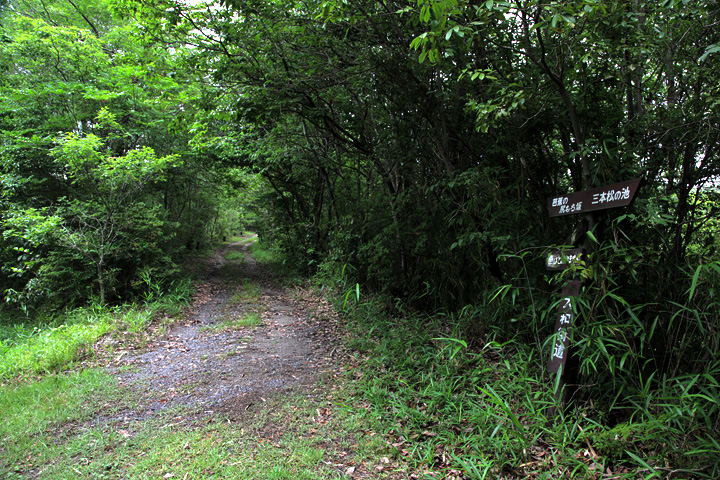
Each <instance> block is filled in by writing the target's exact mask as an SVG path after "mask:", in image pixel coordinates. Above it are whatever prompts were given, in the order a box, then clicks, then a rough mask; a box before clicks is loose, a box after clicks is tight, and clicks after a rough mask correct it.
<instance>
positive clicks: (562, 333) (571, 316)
mask: <svg viewBox="0 0 720 480" xmlns="http://www.w3.org/2000/svg"><path fill="white" fill-rule="evenodd" d="M581 285H582V282H581V281H580V280H571V281H569V282H568V283H567V284H565V286H564V287H563V289H562V293H561V295H562V299H561V300H560V305H559V306H558V316H557V320H556V321H555V336H554V337H555V341H554V342H553V348H552V352H551V354H550V362H549V363H548V370H549V371H551V372H553V373H555V372H557V371H558V370H560V367H562V369H563V372H564V371H565V362H566V361H567V357H568V347H569V346H570V329H571V328H572V326H573V320H575V312H574V311H573V307H572V297H577V296H578V295H579V294H580V286H581Z"/></svg>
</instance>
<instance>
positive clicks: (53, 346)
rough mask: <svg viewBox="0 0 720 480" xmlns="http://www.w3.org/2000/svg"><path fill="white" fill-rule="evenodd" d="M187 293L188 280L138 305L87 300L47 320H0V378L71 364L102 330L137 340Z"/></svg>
mask: <svg viewBox="0 0 720 480" xmlns="http://www.w3.org/2000/svg"><path fill="white" fill-rule="evenodd" d="M190 294H191V287H190V285H189V283H182V284H179V285H177V286H176V288H175V289H174V290H173V291H171V292H169V293H167V294H166V295H156V296H155V297H154V298H153V299H152V300H150V301H148V302H146V303H144V304H142V305H135V304H133V305H129V306H121V307H110V306H102V305H92V306H89V307H83V308H78V309H74V310H70V311H68V312H66V313H65V314H63V315H59V316H58V317H56V318H54V319H51V320H43V319H36V320H30V319H27V320H26V323H16V324H13V325H3V324H0V381H2V380H3V379H5V380H7V379H9V378H12V377H15V376H18V375H28V374H38V373H50V372H57V371H60V370H63V369H66V368H72V367H73V365H74V364H75V362H76V361H78V360H81V359H83V358H86V357H87V356H88V355H92V351H93V350H92V346H93V344H95V343H96V342H97V341H98V339H100V338H101V337H103V336H104V335H121V336H124V337H127V338H126V340H127V339H135V340H138V339H139V337H140V336H142V335H141V334H142V333H143V331H144V330H145V329H146V328H147V327H148V326H149V325H150V324H151V323H152V322H154V321H161V322H162V321H168V320H169V318H170V317H172V316H176V315H178V314H179V313H180V312H181V311H182V309H183V308H184V306H185V305H187V302H188V301H189V298H190Z"/></svg>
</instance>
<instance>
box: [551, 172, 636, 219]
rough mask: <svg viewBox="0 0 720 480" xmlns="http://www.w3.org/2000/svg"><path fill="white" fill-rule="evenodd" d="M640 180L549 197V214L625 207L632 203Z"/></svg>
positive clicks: (567, 213) (558, 214) (554, 215)
mask: <svg viewBox="0 0 720 480" xmlns="http://www.w3.org/2000/svg"><path fill="white" fill-rule="evenodd" d="M640 182H641V179H639V178H635V179H633V180H626V181H624V182H619V183H614V184H612V185H606V186H604V187H598V188H591V189H590V190H582V191H580V192H573V193H567V194H565V195H558V196H555V197H552V198H549V199H548V214H549V216H550V217H560V216H563V215H577V214H578V213H587V212H595V211H597V210H606V209H608V208H615V207H625V206H627V205H630V204H631V203H632V201H633V199H634V198H635V194H636V193H637V191H638V187H639V186H640Z"/></svg>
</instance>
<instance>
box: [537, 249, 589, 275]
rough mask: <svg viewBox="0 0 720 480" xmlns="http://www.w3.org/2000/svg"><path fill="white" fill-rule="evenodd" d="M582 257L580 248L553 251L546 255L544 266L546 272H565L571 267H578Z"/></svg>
mask: <svg viewBox="0 0 720 480" xmlns="http://www.w3.org/2000/svg"><path fill="white" fill-rule="evenodd" d="M582 255H583V252H582V249H581V248H572V249H569V250H553V251H552V252H550V253H549V254H548V256H547V260H546V262H545V266H546V267H547V269H548V270H565V269H566V268H568V267H570V266H571V265H580V261H581V260H582Z"/></svg>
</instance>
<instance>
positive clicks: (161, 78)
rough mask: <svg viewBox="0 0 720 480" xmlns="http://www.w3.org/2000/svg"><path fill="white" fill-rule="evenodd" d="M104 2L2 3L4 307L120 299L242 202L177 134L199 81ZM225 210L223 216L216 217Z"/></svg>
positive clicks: (227, 222)
mask: <svg viewBox="0 0 720 480" xmlns="http://www.w3.org/2000/svg"><path fill="white" fill-rule="evenodd" d="M112 3H113V2H93V3H92V4H86V2H83V3H78V2H73V1H55V2H44V1H34V0H25V1H20V0H18V1H13V2H10V3H9V4H8V5H9V7H7V6H6V7H5V9H4V10H3V22H2V32H1V33H2V39H3V40H2V42H0V69H2V77H1V78H0V132H1V138H0V173H1V174H2V177H1V179H2V190H1V191H0V202H1V203H0V208H1V211H0V220H1V221H2V226H3V228H2V231H3V235H2V238H1V239H0V242H1V243H0V263H1V264H2V271H3V280H2V283H1V284H0V290H2V292H3V298H4V300H5V301H6V302H7V303H8V304H9V305H10V306H12V307H17V306H21V307H23V308H24V309H26V310H27V309H29V308H37V307H51V308H52V307H62V306H64V305H68V304H76V303H82V302H85V301H87V300H88V299H90V298H95V299H97V300H98V301H99V302H100V303H104V302H105V301H117V300H119V299H122V300H130V299H132V298H133V297H134V296H135V295H138V294H139V293H141V292H143V291H145V290H146V289H147V288H148V287H149V286H150V285H151V284H152V285H155V284H158V283H160V284H161V283H163V282H164V281H165V280H166V279H169V278H171V277H172V275H173V272H174V261H175V260H176V259H177V256H178V254H179V253H181V252H182V250H184V249H186V248H188V247H192V248H197V247H198V246H200V245H202V244H204V243H206V242H207V240H208V239H209V238H212V237H213V236H214V237H216V238H217V237H219V236H222V235H227V234H228V233H229V231H230V230H231V229H233V228H235V229H237V228H239V226H240V221H241V219H239V218H238V216H239V215H242V206H241V205H237V201H235V200H232V201H229V200H227V198H228V195H227V193H228V191H232V190H233V189H234V187H233V185H235V186H237V185H240V184H241V183H242V182H243V181H244V180H243V178H244V176H243V175H239V176H238V174H233V175H232V176H233V178H234V179H235V182H234V183H232V182H229V181H227V179H228V175H229V174H227V173H221V172H220V171H219V170H218V169H217V168H216V167H215V166H212V165H210V163H209V162H208V161H207V159H206V157H204V156H199V155H198V153H197V151H196V150H195V149H194V148H193V147H192V145H191V144H190V141H191V139H192V137H193V128H196V115H197V113H198V111H199V109H198V107H199V102H200V98H201V97H202V96H203V89H205V88H206V87H203V86H202V85H201V84H199V83H198V82H197V81H196V79H195V77H194V76H193V74H192V72H191V73H187V72H186V69H184V67H182V60H183V58H184V56H185V55H186V53H185V52H184V50H183V49H182V48H177V49H175V50H173V51H171V52H169V51H168V50H166V49H164V48H156V47H154V46H153V45H151V44H148V43H146V42H144V41H143V38H142V34H141V33H140V32H138V30H137V27H136V26H135V25H134V24H133V23H132V22H129V21H124V20H121V19H120V18H119V17H117V16H114V15H113V13H112V11H111V8H110V7H111V5H112ZM226 212H227V213H229V214H230V215H226Z"/></svg>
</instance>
